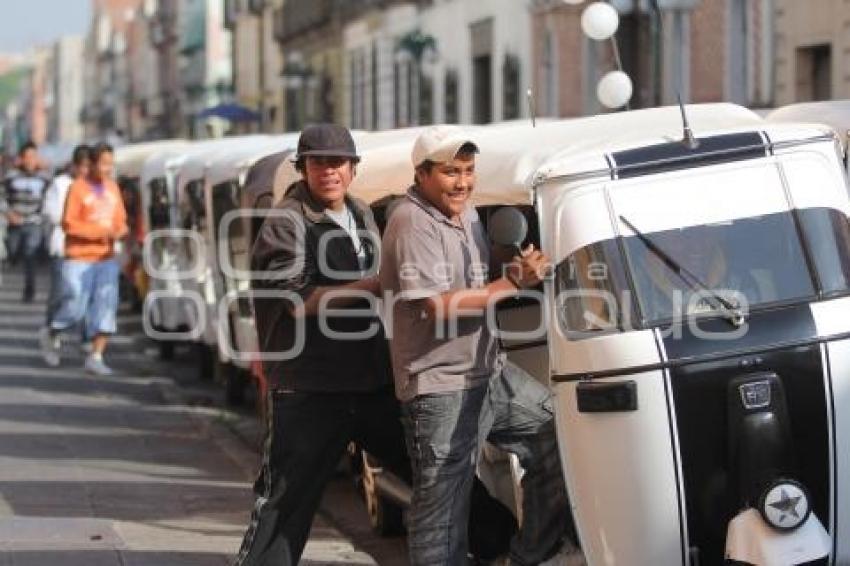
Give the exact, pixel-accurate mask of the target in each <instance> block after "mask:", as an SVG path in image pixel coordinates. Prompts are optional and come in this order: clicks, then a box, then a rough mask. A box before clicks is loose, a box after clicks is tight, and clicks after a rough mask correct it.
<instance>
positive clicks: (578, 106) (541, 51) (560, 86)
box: [531, 6, 587, 117]
mask: <svg viewBox="0 0 850 566" xmlns="http://www.w3.org/2000/svg"><path fill="white" fill-rule="evenodd" d="M580 21H581V8H580V7H579V6H563V7H559V8H551V7H548V8H544V9H543V10H536V11H535V12H534V13H533V15H532V22H531V25H532V33H531V37H532V46H531V48H532V61H534V64H532V65H531V67H532V72H533V76H532V88H533V93H534V99H535V109H536V112H537V115H539V116H552V117H554V116H580V115H582V114H584V113H585V112H584V106H585V100H584V98H585V97H584V96H583V93H584V92H585V89H586V82H587V77H586V73H585V72H584V71H585V69H584V65H583V64H582V53H583V52H584V51H585V50H586V47H587V45H586V43H587V40H586V39H585V38H584V36H583V34H582V32H581V23H580Z"/></svg>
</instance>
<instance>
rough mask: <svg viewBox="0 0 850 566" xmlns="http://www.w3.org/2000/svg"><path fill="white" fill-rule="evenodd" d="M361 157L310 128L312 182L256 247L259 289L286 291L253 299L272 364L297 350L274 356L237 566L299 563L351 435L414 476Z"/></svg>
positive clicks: (298, 190)
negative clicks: (353, 189) (356, 191)
mask: <svg viewBox="0 0 850 566" xmlns="http://www.w3.org/2000/svg"><path fill="white" fill-rule="evenodd" d="M358 161H359V157H358V155H357V152H356V149H355V146H354V141H353V139H352V138H351V134H350V132H349V131H348V130H347V129H346V128H343V127H341V126H336V125H331V124H319V125H315V126H310V127H307V128H305V129H304V131H303V132H302V133H301V137H300V139H299V142H298V151H297V156H296V168H297V169H298V170H299V172H300V173H301V175H302V180H301V181H298V182H297V183H295V184H293V185H292V186H290V187H289V189H288V190H287V193H286V197H285V198H284V199H283V200H282V201H281V202H280V203H279V204H278V205H277V206H276V207H275V208H273V209H272V210H271V213H270V214H269V216H268V217H267V219H266V220H265V222H264V224H263V225H262V227H261V229H260V232H259V235H258V237H257V242H256V244H255V245H254V249H253V252H252V262H251V264H252V269H253V270H254V274H255V275H254V277H255V279H254V287H255V289H258V290H262V291H263V292H274V293H276V294H277V295H279V296H276V297H274V298H267V299H264V298H260V297H257V298H256V299H255V300H254V311H255V313H256V318H257V326H258V334H259V339H260V344H261V350H262V352H263V353H264V354H269V356H268V358H267V359H269V358H271V357H272V356H277V359H278V360H281V358H284V357H285V356H284V355H282V354H283V353H285V352H287V351H293V350H294V351H293V352H292V353H294V354H296V355H294V357H289V359H286V360H283V361H266V362H264V370H265V374H266V376H267V378H268V380H269V393H268V400H267V407H268V410H267V419H268V431H267V435H266V445H265V453H264V457H263V464H262V468H261V470H260V474H259V478H258V479H257V482H256V483H255V484H254V491H255V493H256V503H255V507H254V512H253V515H252V517H251V523H250V525H249V527H248V530H247V532H246V534H245V538H244V540H243V542H242V547H241V549H240V551H239V554H238V557H237V559H236V564H237V565H239V566H290V565H294V564H297V563H298V561H299V559H300V557H301V553H302V551H303V550H304V545H305V544H306V542H307V537H308V535H309V533H310V527H311V525H312V522H313V516H314V515H315V513H316V510H317V508H318V505H319V501H320V499H321V496H322V492H323V491H324V489H325V486H326V485H327V483H328V482H329V481H330V479H331V477H332V476H333V474H334V471H335V469H336V467H337V464H338V463H339V461H340V459H341V458H342V456H343V454H344V453H345V449H346V447H347V445H348V444H349V443H350V442H351V441H355V442H357V443H358V444H359V445H360V446H361V447H363V448H364V449H366V450H367V451H368V452H369V453H370V454H372V455H374V456H376V457H377V458H378V459H379V460H380V461H381V462H382V463H383V464H384V465H385V466H386V467H387V468H388V469H390V470H393V471H395V472H396V473H401V474H402V475H403V476H406V475H408V474H407V473H405V472H404V471H403V470H406V469H408V464H407V459H406V454H405V448H404V435H403V433H402V431H401V426H400V423H399V412H398V403H397V401H396V399H395V397H394V394H393V390H392V378H391V376H390V372H389V358H388V355H389V354H388V351H387V345H386V340H385V338H384V333H383V329H382V326H381V323H380V320H379V318H378V315H377V310H376V306H375V302H374V300H370V299H374V297H375V296H376V295H377V293H378V279H377V277H376V274H377V264H378V241H379V240H378V229H377V226H376V225H375V221H374V218H373V216H372V212H371V211H370V209H369V207H368V206H367V205H366V204H365V203H363V202H361V201H359V200H357V199H355V198H352V197H351V196H349V195H348V194H347V190H348V186H349V184H350V183H351V181H352V179H353V178H354V175H355V168H356V164H357V162H358ZM332 309H333V310H332ZM346 312H348V313H350V314H349V316H345V314H346ZM334 334H335V335H334Z"/></svg>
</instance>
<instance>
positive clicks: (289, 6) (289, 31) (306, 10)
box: [275, 0, 337, 43]
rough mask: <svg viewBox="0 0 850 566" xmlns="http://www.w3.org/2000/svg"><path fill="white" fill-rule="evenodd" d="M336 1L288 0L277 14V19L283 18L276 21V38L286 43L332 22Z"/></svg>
mask: <svg viewBox="0 0 850 566" xmlns="http://www.w3.org/2000/svg"><path fill="white" fill-rule="evenodd" d="M336 3H337V2H336V1H335V0H287V2H286V3H284V5H283V9H281V10H279V11H278V13H277V14H276V19H277V20H282V21H280V22H276V23H275V32H276V34H275V37H276V39H277V40H278V41H279V42H281V43H284V42H287V41H289V40H290V39H292V38H294V37H297V36H299V35H301V34H303V33H307V32H309V31H312V30H314V29H317V28H321V27H322V26H324V25H326V24H328V23H330V21H331V18H332V17H333V13H334V5H335V4H336Z"/></svg>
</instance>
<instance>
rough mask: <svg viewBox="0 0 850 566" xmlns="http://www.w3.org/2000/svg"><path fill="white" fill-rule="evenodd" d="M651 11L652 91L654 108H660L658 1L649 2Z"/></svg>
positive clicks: (659, 23) (659, 18)
mask: <svg viewBox="0 0 850 566" xmlns="http://www.w3.org/2000/svg"><path fill="white" fill-rule="evenodd" d="M649 3H650V6H651V11H652V16H653V17H652V58H653V61H652V66H653V69H652V82H653V88H652V90H653V91H654V92H653V95H654V98H655V104H654V105H655V106H661V104H662V102H663V97H662V92H661V91H662V88H663V87H662V81H661V29H662V27H661V25H662V21H661V8H659V7H658V0H649Z"/></svg>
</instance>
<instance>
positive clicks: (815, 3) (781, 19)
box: [775, 0, 850, 106]
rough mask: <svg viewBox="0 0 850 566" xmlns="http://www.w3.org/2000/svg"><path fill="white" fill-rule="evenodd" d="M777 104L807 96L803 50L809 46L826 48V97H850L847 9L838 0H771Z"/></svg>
mask: <svg viewBox="0 0 850 566" xmlns="http://www.w3.org/2000/svg"><path fill="white" fill-rule="evenodd" d="M775 2H776V10H775V17H776V49H777V53H776V103H777V106H779V105H784V104H790V103H792V102H798V101H804V100H807V99H809V98H810V92H808V91H809V87H810V83H811V76H810V75H811V73H812V69H810V68H806V66H807V64H808V62H807V61H806V57H805V55H804V54H805V53H807V51H806V50H807V49H810V48H812V47H813V46H817V45H822V46H828V48H829V50H830V64H829V75H830V81H829V85H828V86H829V89H828V90H829V92H828V93H827V94H828V96H829V97H830V98H847V97H848V96H850V68H848V65H850V60H848V57H847V56H846V52H847V50H848V49H850V9H848V7H847V3H846V2H844V1H842V0H808V1H807V2H799V1H796V0H775Z"/></svg>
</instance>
